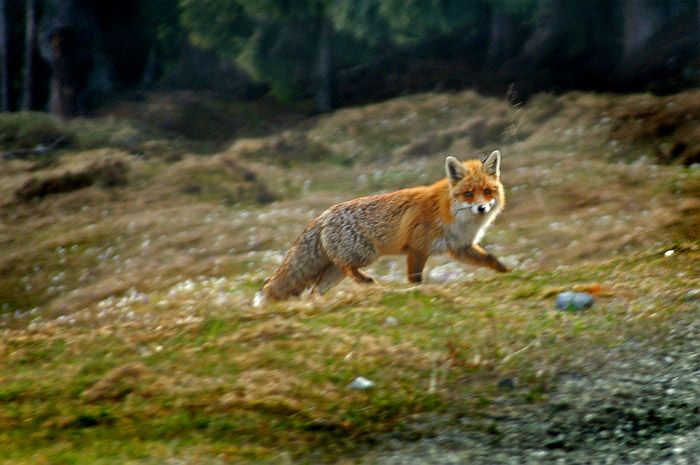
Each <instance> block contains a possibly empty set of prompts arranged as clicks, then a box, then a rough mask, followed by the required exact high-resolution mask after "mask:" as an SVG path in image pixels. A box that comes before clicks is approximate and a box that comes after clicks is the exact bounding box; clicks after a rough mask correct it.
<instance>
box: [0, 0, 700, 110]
mask: <svg viewBox="0 0 700 465" xmlns="http://www.w3.org/2000/svg"><path fill="white" fill-rule="evenodd" d="M3 44H4V46H3ZM35 44H36V45H35ZM37 51H39V52H40V53H37ZM698 55H700V1H698V0H589V1H586V2H580V1H575V0H471V1H463V0H257V1H247V0H149V1H146V0H121V1H119V0H102V1H97V0H45V1H43V2H36V0H0V91H1V93H2V100H1V102H0V103H1V104H2V105H3V108H6V109H17V108H19V107H22V108H24V109H29V108H34V109H42V108H48V109H51V110H52V111H54V112H56V113H59V114H62V115H64V116H71V115H75V114H82V113H84V112H86V111H89V110H90V108H92V107H93V106H95V105H97V104H99V103H100V102H102V101H104V98H105V96H109V95H110V94H113V93H114V92H117V91H123V90H130V89H136V88H141V87H142V86H153V85H158V84H159V83H160V85H176V86H183V85H184V86H189V87H201V86H209V87H215V88H217V89H219V90H225V91H226V92H227V93H229V94H231V95H234V96H237V97H241V98H254V97H256V96H259V95H260V94H261V92H266V91H269V92H270V93H272V94H273V95H275V96H277V97H279V98H282V99H287V100H293V99H311V98H314V99H315V101H316V105H317V107H318V109H319V110H320V111H329V110H331V109H333V108H334V107H335V106H337V105H338V104H349V103H359V102H363V101H368V100H376V99H381V98H386V97H390V96H392V95H397V94H401V93H405V92H413V91H419V90H430V89H436V88H447V89H449V88H463V87H467V86H472V87H476V88H478V89H480V90H482V91H485V92H490V93H497V94H503V93H504V92H505V90H506V89H508V88H509V86H511V85H514V86H515V88H516V89H517V91H518V93H519V94H520V95H521V96H525V97H526V96H527V95H529V94H531V93H532V92H537V91H540V90H550V91H562V90H566V89H571V88H582V89H596V90H624V91H627V90H634V89H642V88H648V87H649V86H652V87H653V88H655V89H657V90H673V89H674V88H677V86H679V85H684V83H685V84H686V85H687V84H693V83H697V82H698V78H697V74H698ZM39 58H41V59H39ZM246 75H247V77H246Z"/></svg>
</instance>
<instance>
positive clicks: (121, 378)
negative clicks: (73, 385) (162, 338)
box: [81, 363, 155, 402]
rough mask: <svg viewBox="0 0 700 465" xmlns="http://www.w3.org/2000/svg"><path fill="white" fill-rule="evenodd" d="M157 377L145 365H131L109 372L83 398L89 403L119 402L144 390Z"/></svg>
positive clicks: (84, 392) (86, 391)
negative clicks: (130, 394) (134, 392)
mask: <svg viewBox="0 0 700 465" xmlns="http://www.w3.org/2000/svg"><path fill="white" fill-rule="evenodd" d="M154 378H155V376H154V374H153V372H152V371H151V370H149V369H148V367H146V365H144V364H143V363H129V364H127V365H123V366H120V367H118V368H115V369H114V370H112V371H111V372H109V373H108V374H107V375H106V376H105V377H104V378H102V379H101V380H99V381H98V382H97V383H95V384H94V385H93V386H92V387H91V388H89V389H87V390H85V391H83V393H82V394H81V396H82V397H83V399H85V400H86V401H87V402H99V401H105V400H112V401H113V400H119V399H122V398H123V397H125V396H126V395H128V394H129V393H131V392H133V391H136V390H143V389H144V386H146V385H147V384H149V383H148V381H150V382H153V380H154Z"/></svg>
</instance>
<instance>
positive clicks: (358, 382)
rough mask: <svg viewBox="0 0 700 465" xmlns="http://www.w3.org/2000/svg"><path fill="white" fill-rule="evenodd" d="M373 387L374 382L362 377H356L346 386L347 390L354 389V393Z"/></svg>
mask: <svg viewBox="0 0 700 465" xmlns="http://www.w3.org/2000/svg"><path fill="white" fill-rule="evenodd" d="M373 387H374V381H371V380H369V379H367V378H365V377H364V376H358V377H357V378H355V379H354V380H353V382H352V383H350V384H349V385H348V389H354V390H356V391H366V390H367V389H371V388H373Z"/></svg>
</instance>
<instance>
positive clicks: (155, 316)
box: [0, 92, 700, 464]
mask: <svg viewBox="0 0 700 465" xmlns="http://www.w3.org/2000/svg"><path fill="white" fill-rule="evenodd" d="M156 100H157V101H162V99H157V98H156ZM166 100H167V99H166ZM139 105H145V104H139ZM139 108H140V111H135V112H133V115H134V116H133V118H134V119H123V118H118V117H114V116H112V117H107V118H95V119H91V120H76V121H73V122H70V123H64V122H59V121H55V120H53V119H51V118H48V117H45V116H43V115H38V114H23V115H9V116H6V115H0V134H1V136H0V147H2V149H3V150H6V151H12V150H18V149H26V148H32V147H35V146H36V145H37V144H40V143H41V144H48V143H51V142H52V141H54V140H56V138H58V137H61V136H62V135H67V136H68V137H66V142H65V144H64V145H63V146H62V147H60V148H59V149H58V150H56V151H53V152H51V153H49V154H44V155H40V156H30V157H28V158H26V159H11V160H1V161H0V166H1V169H0V204H2V209H1V210H0V334H1V337H0V367H1V369H0V461H2V462H3V463H11V464H40V463H105V464H106V463H144V464H145V463H164V461H167V460H171V461H172V463H203V462H204V463H241V462H242V461H243V462H246V461H249V462H255V463H258V462H259V463H285V462H290V461H300V462H301V463H316V462H318V461H319V460H321V459H324V460H328V461H332V460H334V459H336V458H337V457H340V456H344V454H345V453H347V452H349V451H351V450H353V449H355V447H356V445H357V444H359V443H365V442H367V441H370V440H372V438H374V437H376V434H377V433H379V432H385V431H400V430H402V429H405V428H407V425H409V424H410V423H411V419H412V418H414V416H415V415H416V414H422V413H426V412H443V413H449V414H450V415H452V414H454V415H459V414H460V412H470V414H472V415H474V414H479V412H482V413H483V414H484V415H487V414H488V412H490V411H491V410H493V409H499V408H503V405H511V404H512V405H516V404H522V403H529V404H534V405H537V404H538V403H543V402H546V400H547V398H548V393H549V392H550V390H551V389H552V388H553V387H554V386H555V385H556V382H557V376H558V374H560V373H562V372H565V371H571V370H579V371H586V370H590V369H592V367H594V366H595V363H594V361H595V359H596V357H597V354H602V353H604V352H605V351H607V350H609V349H610V348H614V347H616V346H618V345H620V344H622V343H624V342H625V341H628V340H630V339H634V340H640V341H648V342H649V343H650V344H664V343H665V341H669V339H667V336H668V335H669V334H672V333H673V331H674V328H675V327H676V326H677V325H678V324H680V323H679V322H682V321H686V320H688V319H693V318H697V316H698V312H699V311H700V308H699V303H698V302H699V301H698V300H697V299H696V298H695V294H694V293H693V292H692V291H693V289H696V288H698V287H699V285H698V280H699V279H700V269H699V268H698V266H697V263H698V260H699V259H700V242H699V240H700V169H699V168H698V164H697V157H698V155H697V154H698V153H700V146H697V145H694V144H697V141H698V140H700V138H698V137H695V136H696V135H697V134H696V133H697V131H698V129H697V128H698V127H700V125H698V124H697V120H698V117H700V93H699V92H688V93H685V94H680V95H676V96H672V97H664V98H659V97H653V96H649V95H632V96H623V97H620V96H612V95H592V94H582V93H577V94H567V95H563V96H559V97H554V96H550V95H541V96H537V97H535V98H533V99H532V100H531V101H530V102H529V103H528V104H527V105H523V106H511V105H509V104H508V103H507V102H505V101H500V100H495V99H488V98H483V97H480V96H478V95H476V94H474V93H472V92H463V93H459V94H424V95H417V96H410V97H404V98H399V99H396V100H392V101H389V102H385V103H382V104H375V105H369V106H365V107H358V108H352V109H345V110H340V111H338V112H336V113H334V114H332V115H328V116H320V117H313V118H305V119H302V118H301V117H299V116H298V115H297V116H294V117H285V118H282V117H278V118H277V120H276V121H277V122H275V123H274V124H269V125H266V126H265V128H264V130H263V129H260V125H255V129H250V130H241V131H242V132H237V133H236V136H237V138H236V140H235V141H233V142H232V144H231V145H230V146H229V147H228V148H226V149H224V150H222V151H220V152H218V153H215V154H205V153H202V151H203V150H209V151H211V150H213V149H212V147H218V146H220V142H219V141H217V143H216V144H212V145H208V144H202V142H201V140H200V141H198V142H191V141H190V140H189V139H178V138H174V137H172V133H171V132H167V131H166V129H172V128H167V127H165V126H164V125H163V124H161V123H154V121H156V122H158V121H161V119H159V117H158V115H155V116H154V114H153V112H157V111H158V110H159V109H161V111H163V114H165V113H167V112H168V111H170V110H169V109H170V107H167V106H166V107H165V109H162V108H161V106H155V107H154V108H153V112H149V111H146V109H144V107H142V106H141V107H139ZM227 111H228V112H238V118H239V120H240V121H246V115H251V114H252V115H258V116H257V117H256V118H263V116H264V115H265V114H268V112H270V111H271V110H270V109H269V108H268V107H265V108H264V109H251V108H243V107H240V108H238V107H229V108H228V110H227ZM214 113H215V112H210V113H208V114H210V115H211V114H214ZM119 114H132V113H131V112H130V111H129V109H128V108H120V110H119ZM227 114H229V113H227ZM144 115H147V117H145V116H144ZM161 116H162V115H161ZM140 117H143V119H139V118H140ZM237 121H238V120H237ZM248 121H250V119H248ZM256 121H257V119H256ZM266 121H272V119H270V120H266ZM281 121H283V122H281ZM211 124H216V121H212V122H211ZM261 124H262V123H261ZM242 127H243V126H242ZM251 127H252V126H251ZM276 128H277V129H276ZM191 129H192V130H196V126H195V125H193V126H192V127H191ZM203 131H205V134H206V133H207V132H206V130H204V129H203ZM188 136H189V137H194V136H195V135H192V134H188ZM203 137H204V136H203ZM217 137H221V136H220V135H219V136H217ZM194 138H195V139H196V137H194ZM200 139H201V138H200ZM493 148H500V149H501V151H502V153H503V157H504V158H503V166H502V181H503V183H504V185H505V186H506V190H507V199H508V200H507V206H506V210H505V211H504V213H502V214H501V216H500V217H499V218H498V219H497V221H496V223H495V224H494V225H493V226H492V227H491V229H490V230H489V231H488V232H487V234H486V236H485V238H484V240H483V241H482V244H483V245H485V247H486V248H488V249H489V250H491V251H493V252H494V253H495V254H496V255H498V256H499V257H501V258H502V259H503V260H504V261H505V262H506V263H507V264H509V265H510V266H512V267H513V268H514V271H513V272H512V273H510V274H507V275H498V276H497V275H495V274H494V273H492V272H491V271H488V270H480V269H474V268H470V267H468V266H464V265H460V264H453V263H450V262H449V261H448V260H447V259H445V258H443V257H433V258H431V259H430V261H429V263H428V269H427V270H426V272H427V274H426V276H427V283H426V284H424V285H421V286H411V285H409V284H407V283H406V282H405V278H404V274H405V264H404V259H403V258H400V257H386V258H383V259H381V260H380V261H379V262H377V264H375V265H373V266H372V267H370V268H369V270H368V272H369V274H371V275H373V276H374V277H375V278H377V280H378V281H379V284H377V285H375V286H371V287H362V286H359V285H356V284H354V283H351V282H343V283H341V285H339V286H338V287H337V288H335V289H334V290H333V291H331V292H330V293H329V294H328V295H327V296H325V297H323V298H319V297H314V298H307V297H305V298H301V299H298V300H294V301H290V302H288V303H279V304H274V305H271V306H269V307H268V308H265V309H254V308H252V307H251V306H250V300H251V298H252V296H253V294H254V292H255V291H256V290H257V289H258V288H259V287H260V286H261V284H262V281H263V279H264V278H265V277H267V276H269V275H270V274H271V273H272V272H274V270H275V269H276V267H277V266H278V265H279V263H280V262H281V260H282V258H283V257H284V254H285V252H286V251H287V249H288V248H289V247H290V245H291V243H292V242H293V241H294V240H295V238H296V236H297V235H298V234H299V233H300V232H301V231H302V230H303V228H304V227H305V225H306V224H307V223H308V222H309V221H310V220H311V219H313V218H314V217H315V216H316V215H318V214H319V213H320V212H322V211H323V210H325V208H327V207H328V206H329V205H331V204H333V203H336V202H338V201H342V200H346V199H350V198H353V197H357V196H360V195H366V194H370V193H375V192H380V191H386V190H393V189H397V188H401V187H408V186H412V185H416V184H427V183H430V182H432V181H434V180H437V179H439V178H441V177H442V176H444V172H443V166H444V158H445V156H446V155H447V154H454V155H457V156H458V157H461V158H467V157H471V156H479V155H484V154H486V153H488V152H490V150H492V149H493ZM215 150H217V151H218V149H215ZM693 163H695V164H693ZM572 289H573V290H577V289H579V290H587V291H589V292H591V293H593V294H595V296H596V304H595V305H594V306H593V307H592V308H591V309H589V310H586V311H584V312H581V313H578V314H572V313H562V312H560V311H558V310H556V309H555V307H554V300H555V298H556V294H557V293H558V292H560V291H564V290H572ZM389 317H391V318H389ZM357 376H364V377H366V378H369V379H371V380H372V381H374V382H375V383H376V386H375V387H374V388H373V389H370V390H368V391H355V390H350V389H348V385H349V384H350V383H351V382H352V380H353V379H355V378H356V377H357ZM504 380H506V381H505V382H502V381H504ZM508 380H510V381H508ZM499 382H501V383H500V387H499ZM503 386H515V387H514V388H507V389H506V388H504V387H503ZM348 460H350V459H348ZM166 463H168V462H166Z"/></svg>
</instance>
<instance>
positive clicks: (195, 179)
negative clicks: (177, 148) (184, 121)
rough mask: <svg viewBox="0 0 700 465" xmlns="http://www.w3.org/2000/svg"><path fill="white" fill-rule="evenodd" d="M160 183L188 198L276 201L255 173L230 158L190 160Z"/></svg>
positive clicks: (165, 174)
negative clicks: (186, 195)
mask: <svg viewBox="0 0 700 465" xmlns="http://www.w3.org/2000/svg"><path fill="white" fill-rule="evenodd" d="M159 182H160V183H166V184H167V185H169V186H175V187H176V188H177V189H178V190H180V191H181V192H183V193H185V194H190V195H195V196H200V197H205V198H221V199H223V200H224V201H225V202H226V203H227V204H235V203H239V202H258V203H269V202H271V201H273V200H274V198H275V197H274V195H273V194H272V193H271V192H270V191H269V190H268V188H267V187H266V186H265V184H264V183H263V182H261V181H260V180H259V179H258V177H257V174H256V173H255V172H254V171H252V170H250V169H248V168H246V167H245V166H243V165H242V164H241V163H240V162H239V161H237V160H236V159H235V158H233V157H231V156H229V155H218V156H215V157H194V156H191V157H187V158H185V159H183V160H182V161H181V162H178V163H175V164H173V165H172V166H171V167H170V168H169V169H168V170H167V171H166V172H165V173H164V175H163V176H161V177H160V178H159Z"/></svg>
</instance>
